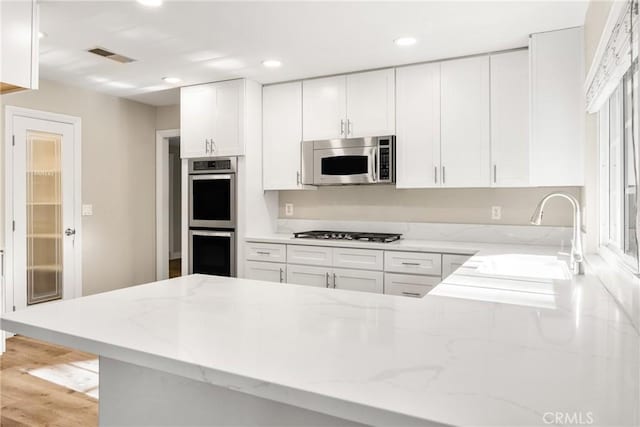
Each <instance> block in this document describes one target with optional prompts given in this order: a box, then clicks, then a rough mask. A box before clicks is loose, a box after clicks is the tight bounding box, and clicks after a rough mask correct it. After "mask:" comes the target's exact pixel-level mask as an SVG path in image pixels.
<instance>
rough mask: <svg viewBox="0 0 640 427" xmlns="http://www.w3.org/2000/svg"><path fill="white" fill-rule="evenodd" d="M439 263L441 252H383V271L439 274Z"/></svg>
mask: <svg viewBox="0 0 640 427" xmlns="http://www.w3.org/2000/svg"><path fill="white" fill-rule="evenodd" d="M441 264H442V255H441V254H432V253H427V252H395V251H393V252H392V251H385V253H384V271H388V272H392V273H410V274H426V275H431V276H440V273H441V271H442V270H441V267H442V266H441Z"/></svg>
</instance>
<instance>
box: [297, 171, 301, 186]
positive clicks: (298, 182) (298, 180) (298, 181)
mask: <svg viewBox="0 0 640 427" xmlns="http://www.w3.org/2000/svg"><path fill="white" fill-rule="evenodd" d="M296 185H300V171H297V172H296Z"/></svg>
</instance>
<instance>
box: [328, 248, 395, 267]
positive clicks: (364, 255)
mask: <svg viewBox="0 0 640 427" xmlns="http://www.w3.org/2000/svg"><path fill="white" fill-rule="evenodd" d="M332 257H333V265H334V266H335V267H342V268H357V269H362V270H382V269H383V265H384V251H378V250H374V249H355V248H333V254H332Z"/></svg>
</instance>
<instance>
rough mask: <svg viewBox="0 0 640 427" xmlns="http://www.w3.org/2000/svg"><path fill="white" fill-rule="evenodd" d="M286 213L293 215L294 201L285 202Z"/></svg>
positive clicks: (286, 214)
mask: <svg viewBox="0 0 640 427" xmlns="http://www.w3.org/2000/svg"><path fill="white" fill-rule="evenodd" d="M284 214H285V216H293V203H285V204H284Z"/></svg>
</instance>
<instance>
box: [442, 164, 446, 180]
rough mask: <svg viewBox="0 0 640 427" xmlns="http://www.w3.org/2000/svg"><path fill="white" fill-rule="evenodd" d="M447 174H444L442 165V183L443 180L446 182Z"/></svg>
mask: <svg viewBox="0 0 640 427" xmlns="http://www.w3.org/2000/svg"><path fill="white" fill-rule="evenodd" d="M446 177H447V176H446V175H445V168H444V166H443V167H442V183H443V184H444V183H445V182H447V178H446Z"/></svg>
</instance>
